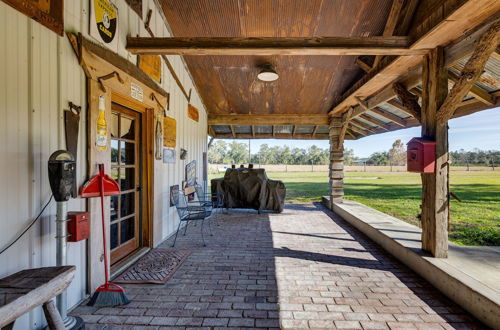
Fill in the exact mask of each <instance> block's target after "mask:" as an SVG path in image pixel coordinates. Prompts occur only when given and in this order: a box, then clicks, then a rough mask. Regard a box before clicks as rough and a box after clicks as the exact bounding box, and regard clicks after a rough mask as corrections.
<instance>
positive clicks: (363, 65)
mask: <svg viewBox="0 0 500 330" xmlns="http://www.w3.org/2000/svg"><path fill="white" fill-rule="evenodd" d="M356 64H357V65H358V66H359V67H360V68H361V69H362V70H363V71H365V72H369V71H370V70H371V69H372V67H371V66H370V65H368V64H367V63H365V62H364V61H363V60H361V59H360V58H359V57H358V58H357V59H356Z"/></svg>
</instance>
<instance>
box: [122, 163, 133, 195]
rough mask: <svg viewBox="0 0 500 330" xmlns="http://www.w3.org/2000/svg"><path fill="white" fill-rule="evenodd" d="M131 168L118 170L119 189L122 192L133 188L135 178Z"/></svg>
mask: <svg viewBox="0 0 500 330" xmlns="http://www.w3.org/2000/svg"><path fill="white" fill-rule="evenodd" d="M134 172H135V171H134V169H133V168H121V169H120V189H121V190H122V191H125V190H130V189H134V188H135V176H134V174H135V173H134Z"/></svg>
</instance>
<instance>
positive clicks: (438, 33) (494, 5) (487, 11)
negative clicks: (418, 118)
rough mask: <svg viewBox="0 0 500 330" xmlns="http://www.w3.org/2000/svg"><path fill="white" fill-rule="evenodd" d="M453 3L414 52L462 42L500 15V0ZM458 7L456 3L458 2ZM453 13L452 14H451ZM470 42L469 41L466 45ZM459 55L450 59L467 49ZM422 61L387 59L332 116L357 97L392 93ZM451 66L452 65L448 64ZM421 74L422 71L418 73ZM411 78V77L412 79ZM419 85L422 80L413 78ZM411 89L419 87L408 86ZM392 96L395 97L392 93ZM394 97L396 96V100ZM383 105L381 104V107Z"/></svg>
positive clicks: (445, 6) (428, 27) (427, 28)
mask: <svg viewBox="0 0 500 330" xmlns="http://www.w3.org/2000/svg"><path fill="white" fill-rule="evenodd" d="M449 2H452V1H451V0H449V1H448V0H445V1H442V4H440V7H438V8H437V9H436V11H437V12H440V13H445V16H444V17H443V19H442V20H441V21H440V22H439V23H438V24H429V23H428V22H423V23H422V24H421V25H420V26H419V27H417V28H416V29H417V30H420V31H426V32H424V33H422V35H421V36H420V37H419V38H418V40H417V41H416V42H415V43H414V44H413V45H412V46H410V48H412V49H432V48H434V47H437V46H443V45H447V44H448V43H450V42H452V41H454V40H457V39H459V38H460V37H461V36H463V35H464V34H465V32H466V31H469V30H473V29H474V28H476V27H477V26H479V25H480V24H481V23H482V22H485V21H486V20H488V19H489V18H490V17H492V16H494V15H498V12H499V11H500V2H499V1H498V0H469V1H461V2H460V4H459V5H453V6H452V5H450V3H449ZM454 3H456V2H454ZM450 10H451V12H450ZM465 42H467V40H466V41H465ZM456 52H458V54H453V53H452V54H450V58H452V57H453V58H457V56H458V55H463V54H464V53H466V52H467V49H463V50H459V49H456ZM421 61H422V57H420V56H400V57H397V58H396V59H394V60H392V59H390V58H384V59H383V60H382V61H381V63H380V65H379V68H377V70H372V71H373V72H370V73H369V74H367V75H366V76H365V77H363V78H362V79H361V80H359V81H358V82H356V83H355V84H354V85H353V86H352V87H351V88H349V89H348V90H347V91H346V92H345V93H344V94H343V96H342V98H341V101H340V102H338V103H337V104H335V105H334V106H333V107H332V110H331V111H330V112H329V114H330V115H331V116H333V115H336V114H339V113H342V112H345V111H347V109H349V107H351V106H355V105H356V103H357V102H356V100H355V98H354V97H355V96H361V97H365V98H367V97H368V96H370V95H374V94H375V93H377V92H378V91H381V90H383V89H384V88H385V87H389V86H390V87H389V88H391V89H392V83H393V82H395V81H398V80H399V79H401V77H403V76H404V75H405V74H407V73H408V71H409V70H411V69H412V68H416V67H418V66H419V64H420V63H421ZM447 65H450V64H449V63H447ZM417 71H418V70H417ZM408 78H410V76H408ZM411 79H416V80H417V82H416V83H417V84H418V82H419V80H420V77H419V76H413V77H411ZM405 86H406V87H407V88H408V89H410V88H412V87H415V85H413V86H409V85H405ZM389 93H391V92H390V91H389ZM393 95H394V94H392V96H393ZM378 104H380V103H378Z"/></svg>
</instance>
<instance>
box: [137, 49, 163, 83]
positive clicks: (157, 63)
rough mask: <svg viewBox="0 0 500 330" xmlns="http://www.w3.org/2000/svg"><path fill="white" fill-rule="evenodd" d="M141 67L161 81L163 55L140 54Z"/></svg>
mask: <svg viewBox="0 0 500 330" xmlns="http://www.w3.org/2000/svg"><path fill="white" fill-rule="evenodd" d="M138 61H139V68H140V69H141V70H142V71H144V73H146V74H147V75H148V76H150V77H151V78H153V79H154V80H156V81H157V82H159V83H161V57H160V56H159V55H139V56H138Z"/></svg>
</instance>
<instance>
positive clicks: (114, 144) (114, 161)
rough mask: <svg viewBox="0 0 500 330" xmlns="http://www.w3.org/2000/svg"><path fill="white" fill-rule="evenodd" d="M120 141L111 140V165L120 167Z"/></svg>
mask: <svg viewBox="0 0 500 330" xmlns="http://www.w3.org/2000/svg"><path fill="white" fill-rule="evenodd" d="M118 143H119V142H118V141H116V140H111V165H118Z"/></svg>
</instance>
